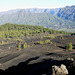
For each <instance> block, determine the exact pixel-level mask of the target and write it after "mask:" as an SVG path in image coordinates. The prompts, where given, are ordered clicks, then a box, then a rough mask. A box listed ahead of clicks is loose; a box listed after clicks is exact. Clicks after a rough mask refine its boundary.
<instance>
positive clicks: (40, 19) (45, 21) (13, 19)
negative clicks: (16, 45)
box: [0, 6, 75, 31]
mask: <svg viewBox="0 0 75 75" xmlns="http://www.w3.org/2000/svg"><path fill="white" fill-rule="evenodd" d="M71 7H73V6H71ZM71 7H70V8H71ZM66 8H69V6H67V7H65V9H66ZM62 9H63V8H61V9H37V8H34V9H17V10H16V11H15V10H10V12H9V11H7V13H6V14H5V15H2V16H0V24H5V23H14V24H26V25H41V26H43V27H46V28H51V29H55V30H64V29H65V30H68V31H69V30H74V31H75V22H74V21H72V20H70V19H69V20H67V19H63V18H62V17H59V16H57V14H58V13H57V12H58V11H60V10H62ZM70 10H71V9H70ZM12 11H13V12H12ZM74 11H75V10H74ZM8 12H9V13H8ZM11 12H12V13H11ZM65 13H66V12H65Z"/></svg>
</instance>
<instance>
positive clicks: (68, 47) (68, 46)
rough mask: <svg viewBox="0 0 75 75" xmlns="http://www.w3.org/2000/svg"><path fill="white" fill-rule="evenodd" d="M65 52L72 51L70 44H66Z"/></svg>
mask: <svg viewBox="0 0 75 75" xmlns="http://www.w3.org/2000/svg"><path fill="white" fill-rule="evenodd" d="M66 50H72V43H71V42H70V43H67V46H66Z"/></svg>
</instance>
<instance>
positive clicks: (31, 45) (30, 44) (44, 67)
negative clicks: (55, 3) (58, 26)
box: [0, 23, 75, 75]
mask: <svg viewBox="0 0 75 75" xmlns="http://www.w3.org/2000/svg"><path fill="white" fill-rule="evenodd" d="M70 42H71V43H72V45H73V49H72V50H68V49H66V45H67V43H70ZM67 57H68V58H73V59H74V61H73V62H72V61H70V60H68V61H66V59H67ZM69 62H70V63H69ZM61 64H64V65H65V66H66V67H67V69H68V72H69V75H73V74H75V35H66V32H64V31H55V30H52V29H49V28H44V27H42V26H32V25H22V24H19V25H18V24H10V23H7V24H4V25H1V26H0V73H1V74H2V75H5V74H7V75H43V74H44V75H52V66H53V65H58V66H60V65H61Z"/></svg>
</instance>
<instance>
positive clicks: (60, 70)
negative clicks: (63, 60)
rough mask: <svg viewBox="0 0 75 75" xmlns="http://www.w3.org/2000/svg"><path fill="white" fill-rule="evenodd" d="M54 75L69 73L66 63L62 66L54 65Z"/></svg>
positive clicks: (66, 74)
mask: <svg viewBox="0 0 75 75" xmlns="http://www.w3.org/2000/svg"><path fill="white" fill-rule="evenodd" d="M52 75H68V70H67V68H66V66H65V65H63V64H61V66H56V65H54V66H52Z"/></svg>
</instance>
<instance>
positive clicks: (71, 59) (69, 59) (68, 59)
mask: <svg viewBox="0 0 75 75" xmlns="http://www.w3.org/2000/svg"><path fill="white" fill-rule="evenodd" d="M66 60H67V61H72V62H73V61H74V59H73V58H69V57H68V58H67V59H66Z"/></svg>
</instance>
